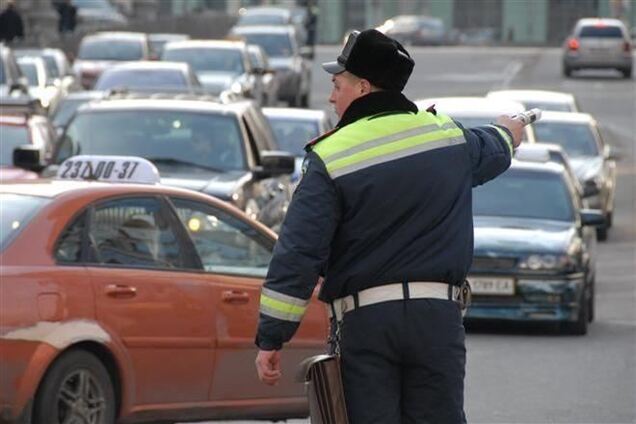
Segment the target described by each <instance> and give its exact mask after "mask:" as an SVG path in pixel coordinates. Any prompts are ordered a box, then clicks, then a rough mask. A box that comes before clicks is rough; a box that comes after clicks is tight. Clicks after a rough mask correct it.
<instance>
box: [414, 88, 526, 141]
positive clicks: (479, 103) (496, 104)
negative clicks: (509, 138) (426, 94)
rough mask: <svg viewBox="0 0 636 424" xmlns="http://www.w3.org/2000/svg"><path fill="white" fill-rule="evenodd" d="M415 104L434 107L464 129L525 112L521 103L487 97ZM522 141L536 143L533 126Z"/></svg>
mask: <svg viewBox="0 0 636 424" xmlns="http://www.w3.org/2000/svg"><path fill="white" fill-rule="evenodd" d="M415 104H416V105H417V107H418V108H419V109H420V110H425V109H427V108H428V107H430V106H433V105H434V106H435V110H436V111H437V112H439V113H442V114H444V115H448V116H450V117H451V118H453V119H454V120H456V121H457V122H459V123H460V124H462V125H463V126H464V128H471V127H478V126H482V125H488V124H491V123H494V122H495V121H496V120H497V117H499V116H501V115H514V114H517V113H521V112H523V111H524V110H525V108H524V107H523V105H522V104H521V103H519V102H513V101H512V100H498V99H491V98H487V97H438V98H428V99H420V100H416V101H415ZM522 141H524V142H528V143H536V138H535V136H534V131H533V128H532V125H526V126H525V131H524V134H523V138H522Z"/></svg>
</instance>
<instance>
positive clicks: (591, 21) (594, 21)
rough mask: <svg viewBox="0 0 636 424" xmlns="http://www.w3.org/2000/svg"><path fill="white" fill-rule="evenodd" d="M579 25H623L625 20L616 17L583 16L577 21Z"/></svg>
mask: <svg viewBox="0 0 636 424" xmlns="http://www.w3.org/2000/svg"><path fill="white" fill-rule="evenodd" d="M576 25H577V26H588V25H589V26H594V25H606V26H619V27H622V26H624V25H623V22H621V21H620V20H618V19H614V18H581V19H579V20H578V21H577V22H576Z"/></svg>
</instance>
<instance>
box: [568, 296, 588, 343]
mask: <svg viewBox="0 0 636 424" xmlns="http://www.w3.org/2000/svg"><path fill="white" fill-rule="evenodd" d="M588 306H589V305H588V299H586V298H585V295H583V299H581V304H580V307H579V314H578V316H577V319H576V321H574V322H567V323H565V332H566V333H567V334H572V335H575V336H584V335H586V334H587V327H588V324H589V309H588Z"/></svg>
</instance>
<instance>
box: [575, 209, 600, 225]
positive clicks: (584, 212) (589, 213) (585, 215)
mask: <svg viewBox="0 0 636 424" xmlns="http://www.w3.org/2000/svg"><path fill="white" fill-rule="evenodd" d="M579 215H580V217H581V224H582V225H583V226H585V227H588V226H589V227H602V226H604V225H605V224H606V222H605V216H604V215H603V212H601V211H600V210H597V209H581V210H580V212H579Z"/></svg>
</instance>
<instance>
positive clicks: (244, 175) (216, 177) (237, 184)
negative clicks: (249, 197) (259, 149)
mask: <svg viewBox="0 0 636 424" xmlns="http://www.w3.org/2000/svg"><path fill="white" fill-rule="evenodd" d="M161 176H162V178H161V183H162V184H166V185H170V186H173V187H180V188H187V189H189V190H194V191H201V192H203V193H206V194H210V195H212V196H215V197H218V198H219V199H222V200H230V199H231V198H232V194H234V193H236V192H237V191H239V190H240V188H241V187H242V186H243V185H245V183H246V182H247V181H249V180H251V178H252V173H251V172H249V171H228V172H218V173H217V172H211V171H201V172H192V171H185V172H179V171H174V170H173V171H170V170H164V169H163V167H162V168H161Z"/></svg>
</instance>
